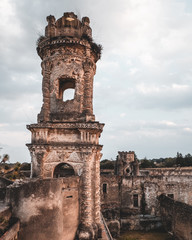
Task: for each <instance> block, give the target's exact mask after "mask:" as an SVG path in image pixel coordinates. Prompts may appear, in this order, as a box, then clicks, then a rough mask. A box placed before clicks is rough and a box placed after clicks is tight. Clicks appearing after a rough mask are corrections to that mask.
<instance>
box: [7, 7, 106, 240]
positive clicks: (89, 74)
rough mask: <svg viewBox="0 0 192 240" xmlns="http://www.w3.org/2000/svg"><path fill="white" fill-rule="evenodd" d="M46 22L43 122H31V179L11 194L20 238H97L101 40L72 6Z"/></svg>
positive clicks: (42, 46)
mask: <svg viewBox="0 0 192 240" xmlns="http://www.w3.org/2000/svg"><path fill="white" fill-rule="evenodd" d="M47 22H48V25H47V26H46V28H45V35H44V36H41V37H40V38H39V39H38V42H37V52H38V55H39V56H40V58H41V59H42V62H41V67H42V75H43V81H42V92H43V105H42V109H41V112H40V113H39V115H38V123H37V124H31V125H28V126H27V128H28V129H29V130H30V131H31V135H32V138H31V143H30V144H27V146H28V148H29V151H30V154H31V162H32V171H31V177H32V180H31V181H30V182H28V183H25V184H21V186H17V188H15V187H14V186H12V188H10V191H9V193H8V195H9V196H8V199H9V202H10V203H11V206H12V212H13V216H14V217H16V218H18V219H19V220H20V223H21V225H20V226H21V228H20V233H19V234H20V238H19V239H30V240H33V239H34V240H37V239H38V240H45V239H50V240H72V239H82V240H83V239H89V240H90V239H98V238H99V237H101V235H102V229H101V216H100V158H101V153H100V151H101V149H102V146H101V145H99V137H100V134H101V132H102V130H103V126H104V124H101V123H99V122H97V121H95V116H94V114H93V78H94V75H95V72H96V62H97V61H98V60H99V59H100V55H101V46H100V45H97V44H96V43H94V41H93V39H92V30H91V28H90V26H89V23H90V21H89V18H88V17H83V18H82V20H79V19H78V18H77V16H76V15H75V14H74V13H73V12H68V13H64V15H63V16H62V17H61V18H59V19H58V20H56V19H55V17H54V16H51V15H50V16H48V17H47ZM61 177H63V178H61ZM67 177H68V178H67ZM69 177H70V180H69ZM33 179H34V180H33ZM37 179H41V180H37Z"/></svg>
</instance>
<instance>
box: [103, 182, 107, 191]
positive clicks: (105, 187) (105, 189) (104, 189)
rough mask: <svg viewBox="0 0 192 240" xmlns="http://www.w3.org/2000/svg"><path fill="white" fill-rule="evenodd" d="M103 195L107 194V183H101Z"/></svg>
mask: <svg viewBox="0 0 192 240" xmlns="http://www.w3.org/2000/svg"><path fill="white" fill-rule="evenodd" d="M103 193H107V183H103Z"/></svg>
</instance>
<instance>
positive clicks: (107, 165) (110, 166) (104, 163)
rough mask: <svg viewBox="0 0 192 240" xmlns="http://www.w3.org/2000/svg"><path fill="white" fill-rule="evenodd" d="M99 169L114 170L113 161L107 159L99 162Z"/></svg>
mask: <svg viewBox="0 0 192 240" xmlns="http://www.w3.org/2000/svg"><path fill="white" fill-rule="evenodd" d="M100 168H101V169H114V168H115V161H110V160H108V159H105V160H103V161H101V162H100Z"/></svg>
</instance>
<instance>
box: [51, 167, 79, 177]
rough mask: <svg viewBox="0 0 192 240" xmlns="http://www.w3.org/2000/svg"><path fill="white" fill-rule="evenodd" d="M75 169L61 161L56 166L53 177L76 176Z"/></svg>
mask: <svg viewBox="0 0 192 240" xmlns="http://www.w3.org/2000/svg"><path fill="white" fill-rule="evenodd" d="M74 175H75V171H74V169H73V167H72V166H71V165H69V164H67V163H60V164H58V165H57V166H56V167H55V170H54V173H53V177H54V178H60V177H70V176H74Z"/></svg>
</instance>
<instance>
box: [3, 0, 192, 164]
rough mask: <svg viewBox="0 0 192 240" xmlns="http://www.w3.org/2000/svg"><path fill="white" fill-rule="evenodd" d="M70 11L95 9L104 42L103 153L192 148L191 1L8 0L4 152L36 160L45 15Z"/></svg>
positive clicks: (99, 116)
mask: <svg viewBox="0 0 192 240" xmlns="http://www.w3.org/2000/svg"><path fill="white" fill-rule="evenodd" d="M67 11H68V12H71V11H73V12H75V13H76V14H77V15H78V17H79V18H80V19H81V18H82V17H84V16H88V17H89V18H90V21H91V23H90V25H91V27H92V31H93V38H94V40H95V42H96V43H98V44H101V45H102V46H103V53H102V58H101V60H99V61H98V63H97V72H96V75H95V78H94V99H93V101H94V114H95V116H96V120H97V121H100V122H101V123H105V127H104V130H103V133H102V135H101V138H100V143H101V144H102V145H103V151H102V153H103V157H102V159H106V158H107V159H115V158H116V156H117V153H118V151H130V150H131V151H135V152H136V155H137V157H138V158H139V159H142V158H145V157H146V158H148V159H152V158H160V157H174V156H176V153H177V152H181V153H182V154H183V155H185V154H187V153H191V154H192V145H191V143H192V1H191V0H97V1H95V0H54V1H52V0H46V1H43V0H33V1H29V0H1V1H0V16H1V21H0V43H1V44H0V147H1V148H2V149H1V150H0V155H3V154H6V153H7V154H9V155H10V162H17V161H19V162H30V154H29V151H28V149H27V147H26V146H25V144H26V143H30V141H31V139H30V138H31V134H30V132H29V131H28V130H27V129H26V125H27V124H31V123H36V122H37V114H38V113H39V112H40V108H41V105H42V92H41V84H42V75H41V67H40V63H41V61H40V58H39V57H38V55H37V53H36V40H37V39H38V37H39V36H40V35H44V28H45V26H46V25H47V22H46V16H48V15H50V14H51V15H54V16H55V17H56V19H58V18H60V17H61V16H62V15H63V13H64V12H67Z"/></svg>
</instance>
